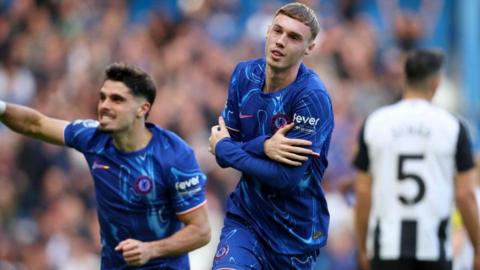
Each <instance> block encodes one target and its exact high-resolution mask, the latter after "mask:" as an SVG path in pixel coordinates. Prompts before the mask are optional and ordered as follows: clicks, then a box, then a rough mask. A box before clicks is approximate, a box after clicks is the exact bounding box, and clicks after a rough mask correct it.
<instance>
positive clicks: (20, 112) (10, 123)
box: [0, 103, 43, 136]
mask: <svg viewBox="0 0 480 270" xmlns="http://www.w3.org/2000/svg"><path fill="white" fill-rule="evenodd" d="M42 116H43V115H42V114H41V113H40V112H38V111H35V110H33V109H31V108H28V107H24V106H20V105H14V104H10V103H9V104H6V109H5V112H4V113H3V114H1V115H0V121H2V122H3V123H4V124H5V125H6V126H7V127H8V128H10V129H11V130H13V131H15V132H18V133H20V134H23V135H27V136H34V135H35V134H36V131H37V130H38V128H39V127H40V121H41V119H42Z"/></svg>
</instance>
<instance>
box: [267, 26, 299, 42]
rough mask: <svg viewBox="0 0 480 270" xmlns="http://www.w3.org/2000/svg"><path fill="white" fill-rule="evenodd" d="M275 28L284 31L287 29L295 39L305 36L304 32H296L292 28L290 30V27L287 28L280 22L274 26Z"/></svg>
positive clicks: (289, 34)
mask: <svg viewBox="0 0 480 270" xmlns="http://www.w3.org/2000/svg"><path fill="white" fill-rule="evenodd" d="M272 28H273V29H276V30H282V31H285V32H287V34H288V36H289V37H291V38H295V39H298V40H303V39H304V37H303V35H302V34H300V33H298V32H295V31H291V30H288V29H285V28H284V27H283V26H281V25H280V24H278V23H276V24H274V25H273V26H272Z"/></svg>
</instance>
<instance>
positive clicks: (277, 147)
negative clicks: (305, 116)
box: [263, 122, 319, 166]
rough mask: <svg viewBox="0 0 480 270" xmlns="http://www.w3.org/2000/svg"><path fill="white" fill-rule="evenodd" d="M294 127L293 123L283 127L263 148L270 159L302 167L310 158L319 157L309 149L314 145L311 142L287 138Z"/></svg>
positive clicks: (266, 141)
mask: <svg viewBox="0 0 480 270" xmlns="http://www.w3.org/2000/svg"><path fill="white" fill-rule="evenodd" d="M294 125H295V123H293V122H292V123H290V124H288V125H285V126H283V127H281V128H280V129H278V130H277V132H275V134H273V136H272V137H271V138H270V139H268V140H265V143H264V144H263V148H264V151H265V154H266V155H267V156H268V157H269V158H270V159H272V160H275V161H278V162H281V163H285V164H288V165H292V166H301V165H302V162H304V161H307V160H308V156H319V154H318V153H316V152H313V151H312V150H311V149H309V148H307V147H309V146H311V145H312V142H310V141H309V140H302V139H290V138H287V137H285V135H286V134H287V132H288V131H290V130H291V129H292V128H293V126H294Z"/></svg>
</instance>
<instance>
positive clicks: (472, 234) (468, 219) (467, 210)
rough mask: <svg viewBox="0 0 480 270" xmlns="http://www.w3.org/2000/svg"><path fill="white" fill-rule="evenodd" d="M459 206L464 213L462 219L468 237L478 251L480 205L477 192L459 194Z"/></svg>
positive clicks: (457, 201)
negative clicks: (479, 206)
mask: <svg viewBox="0 0 480 270" xmlns="http://www.w3.org/2000/svg"><path fill="white" fill-rule="evenodd" d="M456 203H457V208H458V210H459V212H460V214H461V215H462V220H463V223H464V226H465V229H466V230H467V234H468V237H469V238H470V241H471V243H472V246H473V248H474V250H475V251H476V252H480V246H479V244H480V243H479V240H480V239H479V236H480V232H479V226H480V224H479V222H478V207H477V203H476V199H475V194H474V193H473V191H472V192H463V193H462V194H461V195H457V199H456Z"/></svg>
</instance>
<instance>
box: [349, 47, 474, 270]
mask: <svg viewBox="0 0 480 270" xmlns="http://www.w3.org/2000/svg"><path fill="white" fill-rule="evenodd" d="M442 64H443V54H441V53H438V52H435V51H431V50H416V51H413V52H411V53H410V54H409V55H408V57H407V60H406V63H405V74H406V79H407V86H406V89H405V91H404V93H403V98H402V100H401V101H399V102H398V103H395V104H393V105H390V106H387V107H384V108H381V109H379V110H377V111H375V112H374V113H372V114H371V115H370V116H369V117H368V118H367V119H366V121H365V123H364V125H363V127H362V129H361V132H360V134H359V141H358V152H357V154H356V157H355V161H354V164H355V166H356V167H357V169H358V172H357V176H356V183H355V186H356V187H355V190H356V195H357V202H356V207H355V212H356V214H355V225H356V232H357V241H358V249H359V258H360V263H361V266H362V268H363V269H365V270H367V269H372V270H377V269H389V270H391V269H393V270H396V269H399V270H400V269H402V270H406V269H422V270H425V269H432V270H434V269H435V270H441V269H445V270H447V269H451V268H452V246H451V236H450V230H448V227H449V223H450V218H451V213H452V211H453V205H454V203H455V202H456V205H457V207H458V209H459V211H460V213H461V215H462V218H463V220H464V222H465V227H466V229H467V231H468V235H469V238H470V242H471V243H472V245H473V249H474V251H475V252H474V253H475V259H474V263H473V266H474V269H476V270H478V269H480V242H479V240H480V238H479V236H480V233H479V229H480V228H479V220H478V208H477V204H476V200H475V193H474V188H475V180H476V179H475V177H476V176H475V169H474V161H473V155H472V149H471V142H470V140H469V138H468V132H467V129H466V127H465V125H464V124H463V122H462V121H460V120H459V119H457V118H456V117H454V116H453V115H451V114H450V113H448V112H446V111H445V110H443V109H440V108H437V107H435V106H433V105H432V104H431V103H430V101H431V99H432V97H433V95H434V94H435V91H436V89H437V87H438V85H439V83H440V78H441V67H442Z"/></svg>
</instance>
